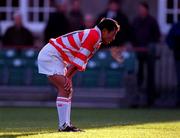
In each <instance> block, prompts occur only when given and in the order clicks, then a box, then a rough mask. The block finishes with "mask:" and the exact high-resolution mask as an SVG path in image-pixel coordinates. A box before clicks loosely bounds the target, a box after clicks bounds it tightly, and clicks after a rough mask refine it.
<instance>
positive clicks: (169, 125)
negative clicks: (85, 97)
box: [0, 108, 180, 138]
mask: <svg viewBox="0 0 180 138" xmlns="http://www.w3.org/2000/svg"><path fill="white" fill-rule="evenodd" d="M72 121H73V124H75V125H76V126H78V127H80V128H82V129H84V130H85V132H78V133H72V132H71V133H65V132H64V133H62V132H57V113H56V109H55V108H0V138H180V110H165V109H151V110H148V109H138V110H131V109H73V110H72Z"/></svg>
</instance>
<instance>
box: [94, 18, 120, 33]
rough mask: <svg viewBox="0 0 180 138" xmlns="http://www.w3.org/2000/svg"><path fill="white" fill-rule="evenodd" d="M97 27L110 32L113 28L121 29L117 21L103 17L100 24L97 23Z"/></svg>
mask: <svg viewBox="0 0 180 138" xmlns="http://www.w3.org/2000/svg"><path fill="white" fill-rule="evenodd" d="M97 27H98V28H99V29H100V30H103V29H107V30H108V31H109V32H111V31H113V30H117V31H119V29H120V25H119V24H118V22H117V21H115V20H113V19H111V18H103V19H102V20H101V21H100V22H99V24H98V25H97Z"/></svg>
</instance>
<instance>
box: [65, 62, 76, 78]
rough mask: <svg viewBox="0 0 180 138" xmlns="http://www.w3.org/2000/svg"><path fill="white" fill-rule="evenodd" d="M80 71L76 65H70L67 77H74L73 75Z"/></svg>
mask: <svg viewBox="0 0 180 138" xmlns="http://www.w3.org/2000/svg"><path fill="white" fill-rule="evenodd" d="M77 71H78V68H77V67H76V66H75V65H70V66H69V67H68V70H67V73H66V77H67V78H69V79H72V77H73V76H74V75H75V73H76V72H77Z"/></svg>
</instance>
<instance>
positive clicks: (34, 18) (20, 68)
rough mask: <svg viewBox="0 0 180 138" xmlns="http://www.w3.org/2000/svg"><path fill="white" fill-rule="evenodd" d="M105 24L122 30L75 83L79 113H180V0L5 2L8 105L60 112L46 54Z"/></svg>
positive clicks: (0, 20) (2, 101)
mask: <svg viewBox="0 0 180 138" xmlns="http://www.w3.org/2000/svg"><path fill="white" fill-rule="evenodd" d="M103 17H108V18H114V19H116V20H117V21H118V23H119V24H120V25H121V31H120V32H119V33H118V35H117V37H116V40H115V41H114V42H113V43H112V44H111V45H110V46H106V48H101V49H100V50H99V51H98V52H97V53H96V54H95V56H94V57H93V58H92V59H91V60H90V61H89V63H88V66H87V70H86V71H85V72H78V73H77V74H76V75H75V76H74V78H73V82H74V97H73V106H74V107H103V108H123V107H128V108H143V107H147V108H151V107H154V108H155V107H168V108H173V107H177V108H178V107H180V56H179V55H180V52H179V51H180V48H178V47H180V25H179V23H178V21H180V1H179V0H151V1H148V0H146V1H135V0H1V1H0V106H55V99H56V90H55V89H54V88H53V87H52V86H51V84H50V83H49V82H48V81H47V78H46V76H43V75H40V74H38V70H37V62H36V61H37V55H38V52H39V50H40V49H41V48H42V47H43V46H44V45H45V44H46V43H47V42H48V40H49V38H51V37H58V36H59V35H62V34H65V33H68V32H70V31H75V30H79V29H85V28H91V27H94V26H95V25H96V23H98V22H99V21H100V19H101V18H103Z"/></svg>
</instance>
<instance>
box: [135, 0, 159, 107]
mask: <svg viewBox="0 0 180 138" xmlns="http://www.w3.org/2000/svg"><path fill="white" fill-rule="evenodd" d="M138 14H139V15H138V16H137V17H136V18H135V19H134V21H133V30H134V37H133V38H134V41H133V42H134V46H135V47H137V48H142V49H144V51H139V52H137V58H138V73H137V84H138V88H139V89H141V88H142V85H143V82H144V65H145V64H146V65H147V68H146V69H147V71H146V72H147V82H146V84H147V86H146V90H145V91H146V96H147V106H151V105H153V103H154V101H155V96H156V93H155V56H156V55H155V53H156V46H157V45H156V43H158V42H159V40H160V30H159V26H158V23H157V21H156V20H155V19H154V18H153V17H152V16H151V15H150V14H149V6H148V4H147V3H146V2H140V3H139V5H138Z"/></svg>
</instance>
